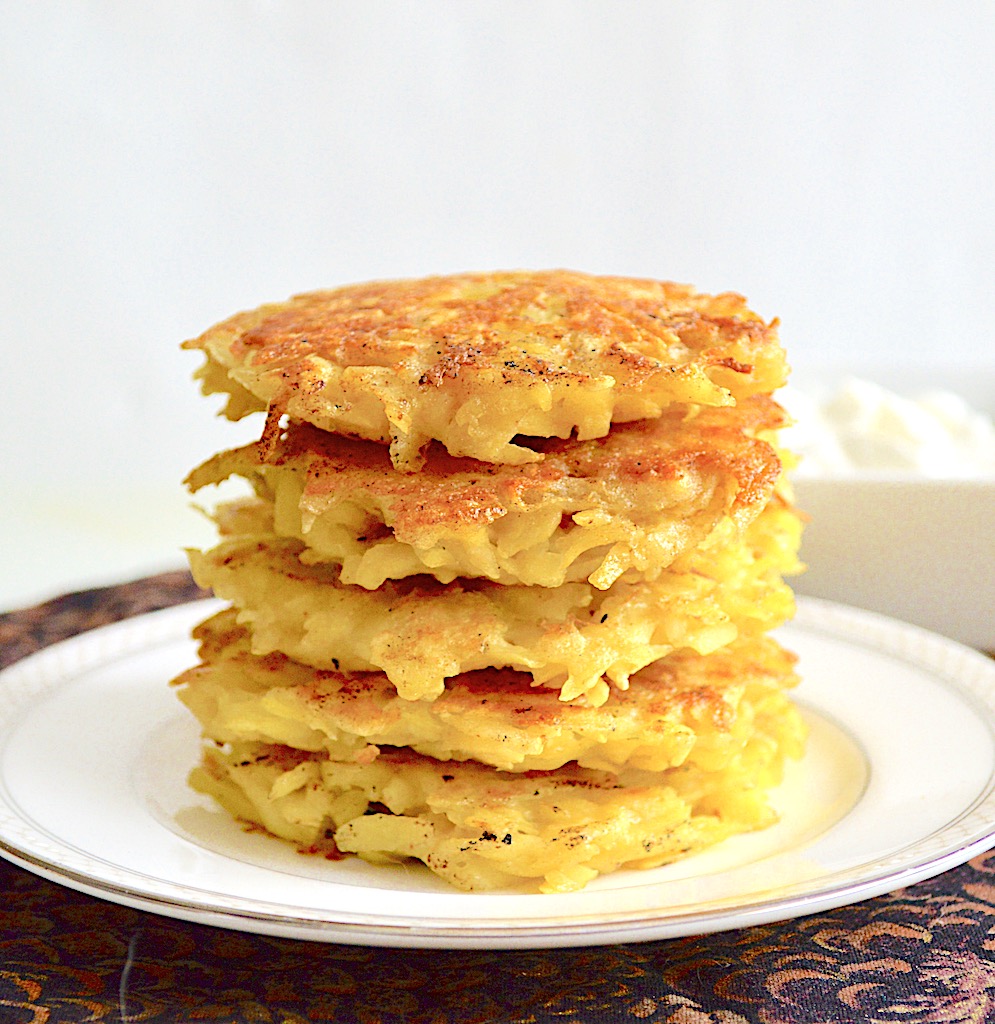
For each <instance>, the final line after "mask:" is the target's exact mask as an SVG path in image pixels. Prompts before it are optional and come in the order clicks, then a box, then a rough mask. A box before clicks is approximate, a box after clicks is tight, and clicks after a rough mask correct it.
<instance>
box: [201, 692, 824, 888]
mask: <svg viewBox="0 0 995 1024" xmlns="http://www.w3.org/2000/svg"><path fill="white" fill-rule="evenodd" d="M804 734H805V727H804V724H803V722H802V720H801V717H800V715H799V714H798V712H797V710H796V709H795V708H794V707H792V706H791V705H786V706H785V707H781V708H779V709H778V711H777V713H776V714H761V715H758V716H757V718H756V720H755V723H754V729H753V732H752V734H751V736H750V737H749V739H748V740H747V742H746V743H745V745H744V746H743V748H742V750H741V751H740V752H739V753H738V754H737V755H736V756H735V757H733V758H732V759H731V760H730V761H729V763H728V764H727V765H726V766H725V767H723V768H721V769H718V770H715V771H705V770H702V769H701V768H699V767H697V766H694V765H684V766H681V767H678V768H672V769H669V770H668V771H663V772H638V771H633V772H627V773H622V774H619V775H614V774H611V773H608V772H599V771H594V770H592V769H587V768H580V767H578V766H576V765H566V766H564V767H562V768H559V769H557V770H556V771H552V772H535V771H528V772H519V773H511V772H502V771H498V770H496V769H494V768H490V767H487V766H485V765H481V764H477V763H476V762H473V761H439V760H435V759H433V758H429V757H424V756H423V755H420V754H417V753H414V752H412V751H410V750H408V749H405V748H390V749H384V750H382V751H381V752H380V754H379V755H378V756H377V757H376V758H375V759H374V760H372V761H370V762H368V763H361V762H356V761H334V760H331V759H329V758H328V757H327V756H326V755H325V754H323V753H312V752H308V751H303V750H296V749H294V748H293V747H288V746H282V745H278V744H265V743H236V744H233V745H232V746H231V747H230V748H229V749H226V750H221V749H219V748H218V747H217V746H216V745H211V746H208V747H207V748H206V749H205V751H204V757H203V761H202V764H201V766H200V767H199V768H196V769H195V770H194V772H193V773H192V775H191V784H192V785H193V786H194V788H195V789H197V790H199V791H201V792H203V793H206V794H208V795H210V796H211V797H213V798H214V799H215V800H217V801H218V802H219V803H220V804H221V805H222V806H223V807H225V808H226V809H227V810H228V811H229V813H231V814H232V815H233V816H235V817H236V818H239V819H241V820H243V821H245V822H248V823H252V824H256V825H260V826H262V827H263V828H264V829H266V830H267V831H268V832H270V833H271V834H273V835H276V836H279V837H280V838H282V839H286V840H289V841H290V842H292V843H295V844H297V845H298V847H299V848H301V849H302V850H305V851H307V852H314V853H325V854H326V855H327V856H331V857H337V856H339V855H340V854H341V853H355V854H358V855H359V856H360V857H363V858H364V859H366V860H369V861H372V862H373V863H384V862H391V861H401V860H406V859H409V858H414V859H417V860H420V861H422V862H423V863H424V864H426V865H427V867H428V868H429V869H430V870H431V871H433V872H434V873H435V874H437V875H439V876H440V877H442V878H444V879H445V880H446V881H448V882H450V883H451V884H453V885H454V886H457V887H458V888H460V889H464V890H486V889H500V888H515V889H519V890H520V889H522V888H526V889H535V888H538V889H539V890H540V891H542V892H569V891H571V890H576V889H579V888H582V887H583V886H584V885H585V884H587V883H588V882H589V881H590V880H591V879H593V878H594V877H596V876H597V875H599V874H602V873H604V872H608V871H614V870H616V869H618V868H623V867H630V868H652V867H656V866H658V865H660V864H664V863H667V862H668V861H671V860H675V859H676V858H678V857H684V856H687V855H688V854H690V853H693V852H695V851H697V850H700V849H702V848H703V847H705V846H708V845H711V844H712V843H714V842H716V841H718V840H720V839H723V838H726V837H728V836H730V835H733V834H735V833H737V832H743V831H747V830H752V829H756V828H761V827H764V826H766V825H769V824H771V823H772V822H773V821H774V820H775V815H774V813H773V811H772V810H771V808H770V806H769V803H768V800H767V794H768V792H769V790H770V789H771V788H772V787H773V786H774V785H776V784H777V783H778V782H779V781H780V780H781V777H782V773H783V767H784V763H785V759H786V758H788V757H797V756H798V755H799V754H800V752H801V749H802V744H803V741H804Z"/></svg>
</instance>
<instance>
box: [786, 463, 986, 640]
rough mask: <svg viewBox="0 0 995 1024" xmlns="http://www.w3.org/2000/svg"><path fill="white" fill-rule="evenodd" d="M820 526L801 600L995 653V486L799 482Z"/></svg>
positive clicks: (799, 492) (808, 538) (806, 541)
mask: <svg viewBox="0 0 995 1024" xmlns="http://www.w3.org/2000/svg"><path fill="white" fill-rule="evenodd" d="M795 494H796V500H797V503H798V506H799V508H801V509H802V510H803V511H804V512H805V513H807V514H808V515H809V516H810V517H811V519H810V521H809V522H808V523H807V524H806V526H805V532H804V534H803V539H802V560H803V561H804V562H805V563H806V565H807V566H808V568H807V570H806V572H805V573H804V574H803V575H801V576H799V577H796V578H795V579H794V580H793V581H792V582H793V585H794V589H795V590H796V591H797V592H798V593H799V594H809V595H812V596H815V597H825V598H829V599H831V600H833V601H840V602H843V603H844V604H850V605H855V606H857V607H859V608H867V609H870V610H871V611H876V612H881V613H883V614H885V615H890V616H892V617H893V618H897V619H902V620H904V621H906V622H912V623H915V624H916V625H919V626H923V627H925V628H926V629H930V630H932V631H933V632H936V633H942V634H943V635H945V636H949V637H952V638H953V639H955V640H959V641H960V642H961V643H965V644H970V645H971V646H972V647H980V648H982V649H983V650H990V651H995V480H914V479H907V480H902V479H879V480H875V479H857V478H854V479H848V480H818V479H812V480H804V479H800V480H797V481H796V482H795Z"/></svg>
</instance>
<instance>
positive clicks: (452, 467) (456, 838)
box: [176, 271, 805, 892]
mask: <svg viewBox="0 0 995 1024" xmlns="http://www.w3.org/2000/svg"><path fill="white" fill-rule="evenodd" d="M186 347H188V348H192V349H198V350H200V351H202V352H203V353H204V355H205V357H206V363H205V364H204V366H203V367H202V369H201V370H200V371H199V373H198V376H199V377H200V378H201V381H202V384H203V390H204V391H205V393H212V392H222V393H225V394H226V395H227V396H228V402H227V406H226V409H225V414H226V415H227V416H228V418H229V419H238V418H241V417H242V416H245V415H248V414H251V413H254V412H262V413H265V417H266V418H265V426H264V427H263V429H262V436H261V439H260V440H259V441H258V442H257V443H254V444H250V445H248V446H246V447H243V448H238V449H235V450H232V451H225V452H222V453H220V454H218V455H215V456H214V457H213V458H211V459H209V460H208V461H207V462H206V463H204V464H203V465H202V466H200V467H199V468H197V469H195V470H194V471H193V472H192V473H191V475H190V477H189V478H188V484H189V486H190V488H191V489H192V490H195V491H196V490H198V489H199V488H201V487H203V486H205V485H208V484H215V483H219V482H221V481H222V480H224V479H226V478H228V477H230V476H233V475H235V476H239V477H243V478H245V479H247V480H248V481H249V482H250V483H251V485H252V490H253V492H254V494H255V496H254V497H252V498H247V499H243V500H239V501H235V502H227V503H225V504H222V505H221V507H220V508H219V509H218V510H217V512H216V517H215V518H216V521H217V525H218V529H219V532H220V543H219V544H218V546H217V547H215V548H213V549H212V550H210V551H206V552H200V551H192V552H191V553H190V558H191V565H192V569H193V572H194V575H195V578H196V579H197V581H198V582H199V583H200V584H201V585H202V586H204V587H207V588H210V589H212V590H213V591H214V592H215V594H216V595H218V596H219V597H221V598H223V599H224V600H225V601H226V602H230V606H229V607H228V608H227V609H226V610H224V611H222V612H220V613H219V614H217V615H215V616H213V617H212V618H210V619H208V621H206V622H204V623H203V624H201V625H200V626H198V627H197V628H196V629H195V637H196V638H197V640H198V641H199V644H200V658H201V664H199V665H198V666H196V667H195V668H192V669H190V670H189V671H187V672H185V673H183V675H181V676H180V677H179V679H178V680H176V682H177V683H178V685H179V686H180V693H181V697H182V700H183V701H184V702H185V703H186V704H187V706H188V707H189V708H190V709H191V710H192V712H193V713H194V715H196V717H197V719H198V720H199V721H200V723H201V725H202V727H203V732H204V736H205V740H206V743H205V749H204V755H203V760H202V763H201V765H200V766H199V767H197V768H196V769H195V770H194V772H193V774H192V776H191V780H192V784H193V786H194V787H195V788H196V789H198V790H200V791H202V792H204V793H208V794H210V795H211V796H212V797H214V798H215V799H216V800H217V801H218V802H219V803H220V804H222V805H223V806H224V807H225V808H226V809H227V810H228V811H229V812H230V813H231V814H232V815H234V816H235V817H237V818H238V819H241V820H242V821H244V822H247V823H250V824H253V825H255V826H261V827H262V828H263V829H265V830H266V831H268V832H270V833H272V834H273V835H276V836H280V837H282V838H284V839H286V840H289V841H291V842H292V843H294V844H296V845H297V846H298V847H299V848H300V849H302V850H305V851H309V852H315V853H323V854H325V855H326V856H329V857H331V858H337V857H339V856H340V855H343V854H346V853H355V854H358V855H359V856H360V857H362V858H364V859H365V860H367V861H370V862H374V863H389V862H397V861H399V860H403V859H407V858H415V859H417V860H420V861H423V862H424V863H425V864H426V865H427V866H428V867H429V868H430V869H431V870H432V871H433V872H435V873H436V874H437V875H439V876H441V877H442V878H444V879H447V880H448V881H449V882H451V883H452V884H454V885H456V886H458V887H460V888H462V889H495V888H510V889H517V890H521V889H523V888H524V889H526V890H529V889H532V890H534V889H539V890H541V891H543V892H564V891H570V890H574V889H578V888H580V887H582V886H584V885H585V884H586V883H587V882H589V881H590V880H591V879H593V878H594V877H595V876H596V875H598V874H601V873H604V872H608V871H613V870H615V869H617V868H621V867H628V868H648V867H654V866H656V865H659V864H663V863H665V862H667V861H671V860H673V859H675V858H677V857H680V856H683V855H686V854H688V853H690V852H692V851H695V850H698V849H700V848H702V847H704V846H706V845H708V844H711V843H714V842H715V841H717V840H719V839H722V838H724V837H726V836H729V835H731V834H733V833H736V832H742V831H744V830H748V829H755V828H758V827H761V826H765V825H767V824H769V823H771V821H772V820H773V819H774V814H773V812H772V811H771V809H770V806H769V804H768V793H769V791H770V789H771V787H773V786H774V785H776V783H777V782H778V781H779V780H780V777H781V774H782V770H783V765H784V761H785V759H786V758H788V757H797V756H799V755H800V753H801V750H802V746H803V742H804V732H805V730H804V726H803V724H802V722H801V718H800V716H799V714H798V712H797V710H796V709H795V707H794V706H793V704H792V703H791V702H790V701H789V700H788V698H787V696H786V690H788V689H789V688H790V687H791V686H793V685H794V684H795V683H796V681H797V678H796V675H795V671H794V666H795V658H794V656H793V655H791V654H790V653H788V652H786V651H784V650H783V649H782V648H781V647H780V646H779V645H778V644H777V643H776V642H775V641H774V640H773V639H772V638H771V637H770V636H769V635H768V633H769V631H770V630H771V629H772V628H773V627H775V626H777V625H779V624H780V623H782V622H783V621H784V620H785V619H787V618H788V617H789V616H790V615H791V613H792V610H793V598H792V593H791V591H790V590H789V588H788V587H787V585H786V584H785V583H784V580H783V576H784V575H785V574H786V573H789V572H792V571H794V570H796V569H797V567H798V565H797V559H796V552H797V549H798V543H799V537H800V520H799V516H798V515H797V514H796V512H795V511H794V510H793V508H792V507H791V504H790V500H789V497H788V493H787V488H786V484H785V482H784V479H783V474H782V464H781V459H780V457H779V455H778V451H777V448H776V436H777V431H778V428H779V427H781V426H782V425H783V421H784V414H783V413H782V410H781V409H780V407H779V406H778V405H777V404H776V403H775V401H774V400H773V399H772V398H771V392H772V391H774V390H775V389H776V388H778V387H779V386H780V385H781V384H782V383H784V380H785V377H786V374H787V367H786V364H785V360H784V352H783V350H782V348H781V346H780V344H779V342H778V340H777V333H776V322H774V323H765V322H764V321H763V320H761V319H759V318H758V317H757V316H756V315H755V314H753V313H751V312H750V311H749V310H748V309H747V307H746V305H745V303H744V300H743V299H742V297H740V296H738V295H734V294H723V295H716V296H710V295H703V294H700V293H697V292H695V291H694V290H693V289H691V288H689V287H687V286H684V285H677V284H670V283H662V282H657V281H650V280H637V279H628V278H617V277H593V276H588V275H585V274H580V273H573V272H565V271H550V272H508V273H481V274H460V275H454V276H448V277H432V278H427V279H424V280H411V281H387V282H374V283H371V284H363V285H358V286H350V287H344V288H338V289H335V290H331V291H322V292H314V293H311V294H306V295H300V296H297V297H295V298H293V299H291V300H290V301H288V302H284V303H278V304H273V305H267V306H263V307H261V308H260V309H257V310H254V311H252V312H248V313H241V314H239V315H237V316H234V317H232V318H230V319H228V320H226V321H224V322H223V323H221V324H218V325H217V326H215V327H213V328H211V329H210V330H209V331H207V332H206V333H205V334H204V335H202V336H201V337H199V338H197V339H194V340H192V341H189V342H187V343H186Z"/></svg>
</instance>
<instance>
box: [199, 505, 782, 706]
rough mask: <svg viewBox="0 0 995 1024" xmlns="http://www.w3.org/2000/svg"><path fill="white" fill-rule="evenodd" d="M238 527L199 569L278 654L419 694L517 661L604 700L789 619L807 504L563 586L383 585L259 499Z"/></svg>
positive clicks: (536, 674)
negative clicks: (666, 664)
mask: <svg viewBox="0 0 995 1024" xmlns="http://www.w3.org/2000/svg"><path fill="white" fill-rule="evenodd" d="M222 508H223V510H224V515H225V516H227V519H225V518H223V519H222V531H223V532H227V533H228V534H229V537H228V539H223V540H222V542H221V544H219V545H218V546H217V547H215V548H213V549H211V550H210V551H208V552H200V551H190V552H189V556H190V565H191V568H192V570H193V573H194V578H195V579H196V580H197V582H198V583H199V584H200V585H201V586H202V587H205V588H209V589H212V590H213V591H214V592H215V593H216V594H217V595H218V596H219V597H222V598H224V599H225V600H228V601H231V602H232V603H233V604H234V605H235V606H236V607H237V608H238V609H239V612H240V615H239V618H240V620H241V621H242V622H245V623H247V624H248V625H249V628H250V632H251V634H252V645H253V649H254V651H255V652H256V653H258V654H266V653H269V652H271V651H280V652H281V653H283V654H286V655H288V656H289V657H291V658H293V659H294V660H296V661H301V662H303V663H304V664H307V665H312V666H314V667H316V668H325V669H341V670H342V671H345V672H356V671H370V670H380V671H383V672H385V673H386V674H387V676H388V677H389V678H390V680H391V682H392V683H393V684H394V686H395V687H396V688H397V691H398V693H399V694H400V695H401V696H402V697H404V698H405V699H408V700H419V699H422V698H434V697H438V696H439V694H441V693H442V692H443V689H444V686H445V680H446V679H447V678H448V677H451V676H456V675H460V674H461V673H463V672H469V671H473V670H475V669H481V668H490V667H496V668H502V667H510V668H515V669H518V670H520V671H524V672H528V673H530V674H531V675H532V677H533V679H534V681H535V683H536V684H537V685H539V684H541V685H545V686H550V687H554V688H556V689H559V690H560V691H561V697H562V699H563V700H573V699H575V698H577V697H580V696H582V695H583V696H584V697H585V699H586V700H587V702H589V703H591V704H593V705H599V704H603V703H604V702H605V701H606V700H607V699H608V695H609V684H613V685H614V686H615V687H616V688H618V689H624V688H625V687H626V686H627V685H628V679H629V676H630V675H631V674H632V673H633V672H637V671H638V670H639V669H641V668H644V667H645V666H646V665H648V664H650V663H651V662H653V661H656V660H657V659H659V658H662V657H665V656H666V655H668V654H670V653H671V652H672V651H675V650H679V649H681V648H684V647H688V648H691V649H693V650H695V651H697V652H698V653H699V654H707V653H710V652H711V651H714V650H717V649H718V648H720V647H724V646H725V645H726V644H728V643H730V642H731V641H732V640H734V639H735V638H736V637H737V636H740V635H746V636H750V635H757V634H759V633H761V632H764V631H766V630H768V629H771V628H773V627H774V626H777V625H780V624H781V623H782V622H784V621H785V620H786V619H787V618H788V617H789V616H790V615H791V614H792V612H793V610H794V598H793V595H792V592H791V590H790V588H789V587H788V586H787V585H786V584H785V583H784V581H783V579H782V574H783V573H785V572H790V571H793V570H794V569H795V567H796V565H797V562H796V555H795V552H796V551H797V543H798V539H799V535H800V523H799V520H798V517H797V515H796V513H795V512H794V511H793V510H792V509H790V508H789V507H787V506H785V505H782V504H781V503H780V502H779V501H773V502H771V504H769V505H768V506H767V508H766V509H765V510H764V512H763V513H762V514H761V515H760V516H759V517H758V518H757V519H756V520H755V521H754V522H753V523H752V524H750V526H749V527H748V529H747V530H746V531H745V533H743V534H742V535H740V533H739V531H738V529H737V528H736V526H735V523H733V521H732V520H731V519H726V520H724V521H723V522H722V523H720V524H719V526H718V527H716V529H715V530H713V531H712V533H711V535H710V536H709V537H708V539H707V540H706V541H705V542H704V543H703V544H701V545H699V546H698V547H697V548H695V549H694V550H693V551H692V552H690V553H689V554H687V555H685V556H683V557H682V558H680V559H678V560H677V561H676V562H675V563H674V564H673V565H672V566H671V567H670V568H668V569H667V570H666V571H664V572H663V573H661V574H660V575H659V577H658V578H657V579H656V580H653V581H644V580H641V581H637V582H635V583H625V582H619V583H616V584H615V585H614V586H613V587H611V588H610V589H609V590H605V591H602V590H598V589H597V588H595V587H592V586H591V585H590V584H587V583H565V584H563V586H561V587H555V588H546V587H522V586H502V585H499V584H495V583H491V582H489V581H479V580H478V581H473V580H456V581H454V582H452V583H447V584H443V583H439V582H438V581H437V580H434V579H431V578H430V577H424V576H413V577H409V578H407V579H405V580H400V581H396V582H395V581H390V582H387V583H385V584H384V585H383V586H382V587H380V588H379V589H377V590H372V591H371V590H365V589H363V588H362V587H354V586H348V585H346V584H343V583H342V582H341V581H340V580H339V578H338V572H337V569H336V568H335V567H333V566H328V565H305V564H303V563H302V562H301V560H300V554H301V551H302V545H301V544H300V542H299V541H296V540H291V539H288V538H284V537H278V536H277V535H276V534H274V533H273V532H272V516H271V509H270V507H269V506H267V505H266V503H265V502H262V501H260V500H257V499H250V500H249V501H246V502H239V503H234V504H232V505H229V506H223V507H222Z"/></svg>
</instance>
